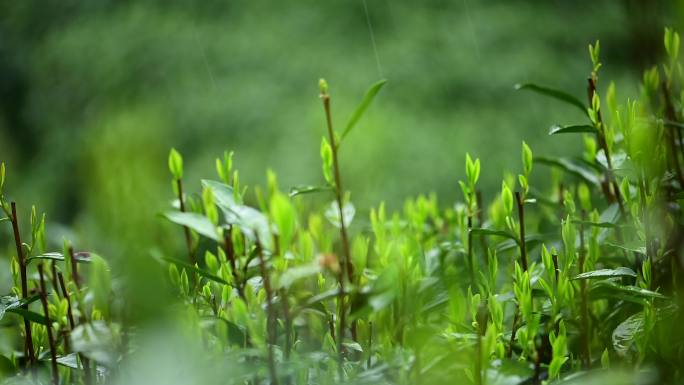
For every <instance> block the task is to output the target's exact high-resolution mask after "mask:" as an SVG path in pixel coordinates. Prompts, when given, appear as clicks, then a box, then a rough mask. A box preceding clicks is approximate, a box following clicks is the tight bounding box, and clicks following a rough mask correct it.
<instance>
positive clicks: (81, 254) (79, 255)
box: [26, 251, 96, 263]
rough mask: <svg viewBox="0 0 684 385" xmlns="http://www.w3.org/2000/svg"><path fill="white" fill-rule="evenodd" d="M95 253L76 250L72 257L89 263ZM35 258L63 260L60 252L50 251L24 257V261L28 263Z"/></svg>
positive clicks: (77, 260)
mask: <svg viewBox="0 0 684 385" xmlns="http://www.w3.org/2000/svg"><path fill="white" fill-rule="evenodd" d="M94 255H96V254H93V253H90V252H87V251H78V252H75V253H74V259H75V260H76V262H80V263H89V262H91V261H92V257H93V256H94ZM36 259H42V260H52V261H64V255H62V253H58V252H51V253H45V254H41V255H34V256H32V257H28V258H26V263H30V262H31V261H33V260H36Z"/></svg>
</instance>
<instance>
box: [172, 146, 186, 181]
mask: <svg viewBox="0 0 684 385" xmlns="http://www.w3.org/2000/svg"><path fill="white" fill-rule="evenodd" d="M169 171H171V175H173V177H174V178H175V179H181V178H182V177H183V157H182V156H181V154H180V153H179V152H178V151H176V149H175V148H172V149H171V151H170V152H169Z"/></svg>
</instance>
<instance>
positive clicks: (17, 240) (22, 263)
mask: <svg viewBox="0 0 684 385" xmlns="http://www.w3.org/2000/svg"><path fill="white" fill-rule="evenodd" d="M10 205H11V206H12V218H11V220H12V231H13V232H14V244H15V246H16V248H17V258H18V259H19V270H20V274H21V297H22V298H27V297H28V278H27V274H26V258H24V250H23V248H22V246H21V235H20V234H19V219H18V217H17V205H16V203H15V202H11V203H10ZM22 308H23V309H28V305H23V306H22ZM24 330H25V337H26V339H25V344H26V351H27V352H28V365H29V366H31V365H33V363H34V362H35V361H36V354H35V352H34V350H33V336H32V334H31V323H30V322H29V320H28V319H26V318H24Z"/></svg>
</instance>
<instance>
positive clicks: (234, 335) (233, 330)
mask: <svg viewBox="0 0 684 385" xmlns="http://www.w3.org/2000/svg"><path fill="white" fill-rule="evenodd" d="M212 319H215V318H213V317H212ZM218 319H219V320H221V321H223V322H225V324H226V325H227V326H228V342H230V343H232V344H234V345H239V346H245V344H246V343H247V332H246V331H245V329H244V328H242V327H240V326H238V325H237V324H236V323H234V322H231V321H228V320H227V319H225V318H218Z"/></svg>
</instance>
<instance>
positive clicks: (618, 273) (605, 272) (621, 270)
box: [572, 267, 637, 280]
mask: <svg viewBox="0 0 684 385" xmlns="http://www.w3.org/2000/svg"><path fill="white" fill-rule="evenodd" d="M636 276H637V274H636V273H635V272H634V270H632V269H630V268H628V267H618V268H616V269H599V270H594V271H587V272H584V273H582V274H578V275H576V276H575V277H573V278H572V279H573V280H575V279H594V278H618V277H632V278H636Z"/></svg>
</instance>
